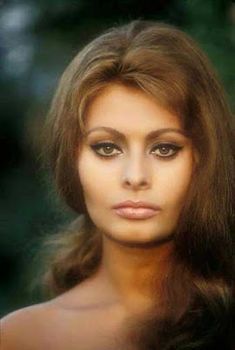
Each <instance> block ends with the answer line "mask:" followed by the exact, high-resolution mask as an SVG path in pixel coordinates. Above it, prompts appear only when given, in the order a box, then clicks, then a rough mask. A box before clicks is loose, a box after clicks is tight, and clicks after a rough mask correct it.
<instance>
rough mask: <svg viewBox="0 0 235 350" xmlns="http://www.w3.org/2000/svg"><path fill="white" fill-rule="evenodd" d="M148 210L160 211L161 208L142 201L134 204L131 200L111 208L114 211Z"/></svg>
mask: <svg viewBox="0 0 235 350" xmlns="http://www.w3.org/2000/svg"><path fill="white" fill-rule="evenodd" d="M126 207H128V208H149V209H153V210H160V209H161V208H160V207H159V206H157V205H155V204H152V203H149V202H143V201H138V202H134V201H131V200H127V201H125V202H121V203H118V204H116V205H114V206H113V208H114V209H118V208H126Z"/></svg>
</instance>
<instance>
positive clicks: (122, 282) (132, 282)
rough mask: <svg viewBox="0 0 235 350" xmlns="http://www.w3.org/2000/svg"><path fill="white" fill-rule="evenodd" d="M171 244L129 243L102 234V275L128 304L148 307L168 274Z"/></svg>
mask: <svg viewBox="0 0 235 350" xmlns="http://www.w3.org/2000/svg"><path fill="white" fill-rule="evenodd" d="M172 247H173V244H172V241H168V242H165V243H161V244H159V245H155V246H152V247H148V248H146V247H145V248H143V247H130V246H126V245H122V244H120V243H117V242H115V241H112V240H110V239H109V238H106V237H104V236H103V255H102V262H101V265H100V269H99V276H100V277H102V279H103V280H104V281H105V282H106V284H108V285H109V286H110V288H111V289H112V290H113V292H114V293H115V295H116V296H117V298H118V299H119V300H120V301H121V303H122V304H123V305H124V306H125V307H127V308H131V309H133V308H136V307H139V308H142V307H145V306H147V307H148V306H150V305H151V304H152V302H153V296H154V298H156V296H157V294H158V291H159V290H160V287H161V282H162V280H163V278H164V277H165V276H166V275H167V271H168V269H169V262H170V255H171V252H172Z"/></svg>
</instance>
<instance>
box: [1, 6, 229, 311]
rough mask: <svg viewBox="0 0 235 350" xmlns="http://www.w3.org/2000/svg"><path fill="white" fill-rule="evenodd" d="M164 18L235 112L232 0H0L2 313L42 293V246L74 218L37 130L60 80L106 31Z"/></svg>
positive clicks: (39, 296) (23, 304)
mask: <svg viewBox="0 0 235 350" xmlns="http://www.w3.org/2000/svg"><path fill="white" fill-rule="evenodd" d="M136 18H139V19H160V20H163V21H166V22H168V23H172V24H175V25H178V26H179V27H180V28H182V29H183V30H185V31H186V32H188V33H189V34H191V35H192V37H194V38H195V39H196V40H197V42H198V43H199V44H200V46H201V47H202V48H203V49H204V50H205V52H206V53H207V54H208V56H209V58H210V59H211V61H212V63H213V64H214V66H215V68H216V70H217V72H218V75H219V78H220V80H221V82H222V84H223V85H224V86H225V89H226V93H227V98H228V101H229V103H230V106H231V108H232V110H233V112H234V110H235V99H234V93H235V76H234V73H235V69H234V61H235V3H234V1H232V0H155V1H150V0H116V1H115V0H104V1H98V0H50V1H48V0H18V1H16V0H15V1H13V0H12V1H11V0H8V1H0V60H1V65H0V70H1V74H0V87H1V94H0V99H1V113H0V143H1V144H0V157H1V182H0V191H1V192H0V193H1V196H0V222H1V225H0V227H1V231H0V276H1V280H0V316H2V315H5V314H6V313H8V312H10V311H12V310H15V309H17V308H21V307H24V306H27V305H30V304H32V303H36V302H40V301H42V300H43V296H42V295H41V293H40V289H39V287H36V288H34V289H33V290H32V288H31V285H32V281H34V279H35V276H37V273H38V271H39V266H40V261H39V260H38V259H35V256H37V252H38V249H39V246H40V242H41V241H42V240H43V238H44V237H45V236H46V235H47V234H48V232H52V231H53V230H55V229H56V227H57V225H58V224H60V223H63V222H65V221H66V220H70V218H71V217H72V215H73V214H72V213H70V212H69V211H66V210H65V211H64V212H63V210H59V209H58V204H56V203H55V202H54V200H53V198H52V196H51V195H50V191H51V190H50V187H49V186H48V185H47V182H46V181H45V174H44V173H43V171H42V169H41V164H40V130H41V126H42V124H43V122H44V119H45V115H46V113H47V110H48V108H49V104H50V101H51V98H52V95H53V92H54V90H55V87H56V84H57V81H58V79H59V77H60V75H61V73H62V72H63V70H64V69H65V67H66V66H67V64H68V63H69V62H70V60H71V59H72V58H73V57H74V55H75V54H76V53H77V51H78V50H79V49H80V48H81V47H82V46H83V45H84V44H86V43H87V42H88V41H90V40H91V39H93V38H94V37H95V36H97V34H99V33H101V32H102V31H103V30H105V29H106V28H108V27H110V26H113V25H118V24H122V23H126V22H128V21H130V20H133V19H136Z"/></svg>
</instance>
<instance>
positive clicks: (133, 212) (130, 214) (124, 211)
mask: <svg viewBox="0 0 235 350" xmlns="http://www.w3.org/2000/svg"><path fill="white" fill-rule="evenodd" d="M114 210H115V213H116V214H117V215H118V216H121V217H123V218H127V219H148V218H151V217H153V216H155V215H156V214H157V213H158V212H159V211H160V210H158V209H153V208H146V207H139V208H133V207H119V208H115V209H114Z"/></svg>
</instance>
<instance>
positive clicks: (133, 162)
mask: <svg viewBox="0 0 235 350" xmlns="http://www.w3.org/2000/svg"><path fill="white" fill-rule="evenodd" d="M122 183H123V186H124V187H125V188H129V189H133V190H138V189H146V188H149V186H150V172H149V169H148V166H147V163H146V159H144V157H143V156H141V155H133V156H132V157H131V158H128V159H127V163H126V164H125V165H124V170H123V177H122Z"/></svg>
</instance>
